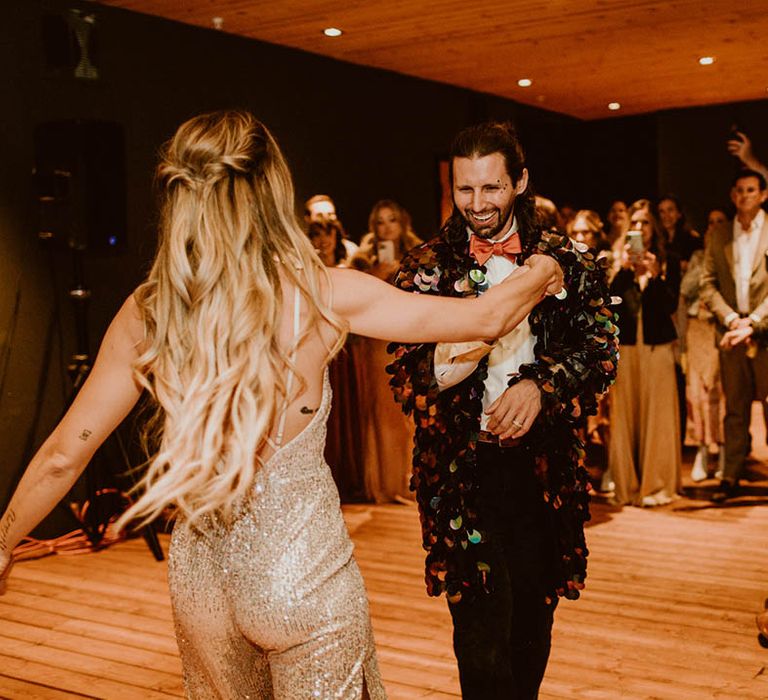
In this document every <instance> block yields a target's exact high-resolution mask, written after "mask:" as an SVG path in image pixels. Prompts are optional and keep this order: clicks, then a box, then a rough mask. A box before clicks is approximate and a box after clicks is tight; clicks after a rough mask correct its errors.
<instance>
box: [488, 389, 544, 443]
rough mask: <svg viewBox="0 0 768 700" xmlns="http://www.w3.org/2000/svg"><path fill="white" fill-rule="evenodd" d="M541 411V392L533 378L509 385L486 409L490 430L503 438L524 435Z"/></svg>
mask: <svg viewBox="0 0 768 700" xmlns="http://www.w3.org/2000/svg"><path fill="white" fill-rule="evenodd" d="M539 411H541V392H540V391H539V387H538V386H537V384H536V382H534V381H533V380H532V379H523V380H522V381H521V382H518V383H517V384H515V385H513V386H511V387H509V389H507V390H506V391H505V392H504V393H503V394H502V395H501V396H499V398H498V399H496V401H494V402H493V403H492V404H491V405H490V406H489V408H488V410H487V411H486V413H487V414H488V415H489V416H490V418H489V420H488V430H489V431H490V432H492V433H494V434H495V435H498V436H499V438H500V439H501V440H506V439H507V438H520V437H523V435H525V434H526V433H527V432H528V431H529V430H530V429H531V426H532V425H533V422H534V421H535V420H536V417H537V416H538V415H539Z"/></svg>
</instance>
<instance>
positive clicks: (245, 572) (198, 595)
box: [168, 301, 386, 700]
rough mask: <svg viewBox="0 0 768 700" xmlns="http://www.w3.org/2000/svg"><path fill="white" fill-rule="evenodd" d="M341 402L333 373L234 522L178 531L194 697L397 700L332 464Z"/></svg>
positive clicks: (183, 647) (171, 577)
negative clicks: (329, 449) (382, 670)
mask: <svg viewBox="0 0 768 700" xmlns="http://www.w3.org/2000/svg"><path fill="white" fill-rule="evenodd" d="M295 309H296V311H295V319H296V317H297V314H298V301H297V303H296V306H295ZM296 326H297V323H296V321H295V323H294V329H295V328H296ZM330 404H331V390H330V384H329V381H328V373H327V370H326V372H325V376H324V378H323V392H322V401H321V405H320V408H319V409H318V411H317V412H316V413H315V415H314V416H313V418H312V420H311V421H310V423H309V424H308V425H307V426H306V428H304V430H303V431H302V432H301V433H299V434H298V435H297V436H296V437H295V438H294V439H292V440H291V441H290V442H288V443H287V444H285V445H282V446H280V445H278V446H277V449H276V451H275V452H274V454H273V455H272V457H270V458H269V460H267V461H266V463H265V464H264V465H263V467H262V468H261V469H260V470H259V472H258V473H257V476H256V478H255V480H254V484H253V487H252V490H251V496H250V498H249V499H248V500H247V502H246V503H244V504H243V505H242V506H241V508H240V509H239V511H238V514H237V516H236V517H235V518H234V519H233V521H232V522H231V523H230V524H227V525H226V526H225V525H221V524H213V523H212V521H208V523H209V524H208V526H205V527H204V526H200V527H198V528H194V529H189V528H185V527H176V528H175V529H174V533H173V537H172V540H171V548H170V553H169V566H168V581H169V587H170V591H171V601H172V605H173V613H174V621H175V625H176V636H177V640H178V643H179V648H180V651H181V659H182V664H183V668H184V684H185V689H186V692H187V695H188V696H189V697H190V698H195V699H197V698H200V699H202V698H206V699H207V698H222V699H223V700H234V699H235V698H251V699H252V700H255V699H262V698H264V699H276V700H277V699H279V700H299V699H304V698H323V699H326V698H344V699H352V698H361V697H370V698H372V699H373V700H378V699H379V698H385V697H386V695H385V692H384V688H383V686H382V683H381V678H380V676H379V671H378V667H377V663H376V656H375V650H374V644H373V634H372V631H371V624H370V618H369V613H368V601H367V598H366V593H365V588H364V586H363V580H362V577H361V575H360V571H359V569H358V567H357V563H356V562H355V560H354V558H353V557H352V542H351V541H350V539H349V535H348V533H347V529H346V526H345V523H344V520H343V518H342V515H341V510H340V507H339V497H338V491H337V489H336V485H335V484H334V482H333V479H332V477H331V473H330V470H329V468H328V465H327V464H326V463H325V460H324V459H323V449H324V445H325V434H326V420H327V418H328V413H329V410H330ZM281 423H282V421H281ZM281 432H282V430H278V442H279V441H280V440H281V436H280V433H281ZM365 691H367V695H364V692H365Z"/></svg>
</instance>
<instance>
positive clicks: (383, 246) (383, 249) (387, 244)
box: [376, 241, 395, 265]
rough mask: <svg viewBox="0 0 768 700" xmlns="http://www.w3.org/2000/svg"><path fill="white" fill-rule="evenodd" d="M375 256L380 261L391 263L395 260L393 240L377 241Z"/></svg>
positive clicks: (386, 263)
mask: <svg viewBox="0 0 768 700" xmlns="http://www.w3.org/2000/svg"><path fill="white" fill-rule="evenodd" d="M376 257H377V258H378V259H379V262H380V263H383V264H385V265H391V264H392V263H393V262H395V242H394V241H379V242H378V244H377V246H376Z"/></svg>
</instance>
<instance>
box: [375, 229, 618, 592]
mask: <svg viewBox="0 0 768 700" xmlns="http://www.w3.org/2000/svg"><path fill="white" fill-rule="evenodd" d="M534 252H539V253H545V254H549V255H553V256H554V257H555V258H556V259H557V260H558V262H559V263H560V265H561V267H562V268H563V272H564V276H565V284H566V288H567V290H568V295H567V296H566V298H565V299H563V300H558V299H556V298H555V297H547V298H546V299H544V300H543V301H542V302H541V303H540V304H539V305H538V306H536V308H535V309H534V310H533V311H532V312H531V314H530V317H529V322H530V326H531V331H532V332H533V334H534V336H535V337H536V345H535V350H534V354H535V361H534V362H532V363H530V364H524V365H522V366H521V367H520V369H519V372H518V374H516V375H513V376H512V378H511V379H510V381H509V385H510V386H512V385H513V384H515V383H516V382H519V381H521V380H522V379H532V380H534V381H535V382H536V383H537V384H538V385H539V388H540V389H541V393H542V410H541V413H540V414H539V416H538V418H537V420H536V422H535V423H534V425H533V427H532V428H531V430H530V431H529V433H528V434H527V435H526V436H525V438H523V439H524V441H525V444H526V445H527V446H528V447H529V449H531V450H533V452H534V455H535V459H536V472H537V476H538V478H539V479H540V481H541V483H542V485H543V489H544V499H545V500H546V502H547V503H548V505H549V506H550V511H549V512H550V514H551V517H552V519H553V524H554V531H555V532H556V535H557V542H558V549H559V551H558V556H559V562H560V566H559V567H558V568H559V571H558V574H557V577H556V580H552V581H551V586H550V596H551V597H554V596H555V595H560V596H566V597H568V598H577V597H578V596H579V590H580V589H581V588H583V587H584V578H585V577H586V566H587V554H588V551H587V547H586V543H585V539H584V523H585V522H586V521H587V520H589V517H590V516H589V494H588V490H587V489H588V483H587V474H586V471H585V469H584V467H583V458H584V449H583V448H584V446H583V443H582V442H581V441H580V439H579V437H578V434H577V428H578V427H579V425H581V424H582V423H583V421H584V420H585V418H586V416H587V415H590V414H594V413H595V412H596V410H597V401H598V399H599V397H600V395H601V394H603V393H604V392H605V391H606V390H607V389H608V387H609V386H610V384H612V383H613V381H614V379H615V376H616V365H617V362H618V329H617V327H616V324H615V323H614V321H615V316H614V313H613V312H612V311H611V310H610V304H611V298H610V296H609V292H608V285H607V282H606V277H605V264H604V262H603V261H602V260H596V259H595V254H594V251H591V250H588V249H587V248H586V246H583V245H581V244H574V243H572V242H571V241H570V240H569V239H568V238H567V237H565V236H562V235H560V234H558V233H556V232H555V231H554V230H553V231H551V232H548V233H544V234H542V235H541V236H540V237H539V240H538V241H537V242H535V243H534V244H533V245H530V246H527V250H526V251H525V252H524V253H523V258H524V257H526V256H527V255H529V254H531V253H534ZM395 283H396V285H397V286H398V287H400V288H401V289H404V290H406V291H410V292H416V293H422V294H437V295H441V296H455V297H460V296H472V295H476V294H479V293H482V292H483V291H484V289H486V288H487V284H486V282H485V268H484V267H482V266H479V265H478V264H477V263H476V261H475V260H474V259H473V258H472V257H470V256H469V253H468V245H467V244H466V243H463V244H461V245H459V246H455V245H451V244H450V243H448V242H447V241H446V240H444V239H443V238H441V237H438V238H435V239H433V240H431V241H428V242H427V243H424V244H423V245H421V246H419V247H417V248H415V249H413V250H412V251H411V252H410V253H409V254H408V255H407V256H406V257H405V259H404V260H403V262H402V265H401V268H400V274H399V275H398V277H397V280H396V282H395ZM434 349H435V345H434V344H426V343H423V344H417V345H400V344H395V343H393V344H391V345H390V346H389V351H390V352H392V353H394V361H393V362H392V364H391V365H389V366H388V367H387V371H388V372H389V373H390V374H391V375H392V378H391V380H390V385H391V386H392V389H393V391H394V395H395V400H396V401H397V402H398V403H399V404H400V405H401V407H402V409H403V411H404V412H405V413H406V414H409V415H410V414H413V417H414V421H415V423H416V439H415V445H414V451H413V477H412V479H411V487H412V488H413V489H415V491H416V497H417V500H418V503H419V513H420V518H421V527H422V538H423V546H424V548H425V549H426V550H427V557H426V584H427V592H428V593H429V595H435V596H437V595H440V594H441V593H443V592H445V593H446V594H447V596H448V599H449V600H450V601H452V602H456V601H458V600H460V599H461V598H462V597H464V598H466V597H471V596H473V595H476V594H477V593H478V592H480V591H483V590H489V589H490V587H491V586H492V580H493V579H492V577H493V572H492V571H491V569H490V567H489V565H488V564H487V563H486V562H485V560H484V559H485V556H484V553H485V550H486V547H487V535H486V532H485V530H484V527H483V522H482V514H481V513H479V512H478V509H477V507H476V500H477V494H476V489H475V483H476V479H475V471H476V468H477V459H476V452H475V449H476V441H477V436H478V431H479V429H480V414H481V410H482V395H483V391H484V380H485V378H486V375H487V365H488V362H487V358H485V359H483V360H482V361H481V362H480V363H479V365H478V367H477V369H476V370H475V372H474V373H473V374H472V375H470V376H469V377H467V379H465V380H464V381H462V382H460V383H459V384H457V385H456V386H454V387H450V388H448V389H445V390H444V391H442V392H439V391H438V387H437V382H436V380H435V378H434V372H433V354H434Z"/></svg>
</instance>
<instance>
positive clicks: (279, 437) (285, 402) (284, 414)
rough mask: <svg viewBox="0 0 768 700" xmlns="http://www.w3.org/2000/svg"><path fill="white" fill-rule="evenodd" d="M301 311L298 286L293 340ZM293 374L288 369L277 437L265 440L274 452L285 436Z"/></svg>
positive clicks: (297, 329)
mask: <svg viewBox="0 0 768 700" xmlns="http://www.w3.org/2000/svg"><path fill="white" fill-rule="evenodd" d="M300 311H301V291H300V290H299V287H298V285H297V286H296V287H295V289H294V293H293V340H294V341H295V340H296V338H298V336H299V321H300V315H299V312H300ZM295 362H296V347H294V348H293V350H292V351H291V356H290V363H291V365H293V364H295ZM294 375H295V372H294V371H293V367H289V368H288V379H287V381H286V384H285V399H283V406H282V408H281V409H280V420H279V422H278V424H277V435H276V436H275V439H274V440H272V439H271V438H269V437H268V438H267V444H268V445H269V446H270V447H271V448H272V449H273V450H274V451H275V452H276V451H277V450H279V449H280V448H281V447H282V446H283V436H284V434H285V420H286V418H287V416H288V405H289V404H290V402H291V390H292V389H293V379H294Z"/></svg>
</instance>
